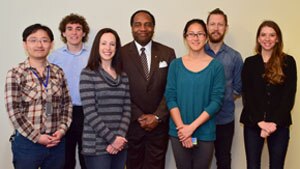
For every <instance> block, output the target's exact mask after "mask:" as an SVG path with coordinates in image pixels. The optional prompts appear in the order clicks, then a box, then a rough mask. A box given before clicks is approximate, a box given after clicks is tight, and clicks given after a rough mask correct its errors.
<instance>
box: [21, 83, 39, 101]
mask: <svg viewBox="0 0 300 169" xmlns="http://www.w3.org/2000/svg"><path fill="white" fill-rule="evenodd" d="M38 93H39V91H38V85H37V84H36V83H35V82H28V83H26V84H25V85H24V87H23V90H22V100H24V101H25V102H33V101H36V100H38V98H39V95H38Z"/></svg>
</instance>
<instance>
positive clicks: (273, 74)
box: [255, 20, 286, 84]
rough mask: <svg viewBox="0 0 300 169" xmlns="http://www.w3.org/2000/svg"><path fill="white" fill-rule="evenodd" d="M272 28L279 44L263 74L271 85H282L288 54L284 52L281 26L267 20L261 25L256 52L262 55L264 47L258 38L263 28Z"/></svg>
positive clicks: (257, 34)
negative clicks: (285, 59) (285, 60)
mask: <svg viewBox="0 0 300 169" xmlns="http://www.w3.org/2000/svg"><path fill="white" fill-rule="evenodd" d="M264 27H270V28H272V29H274V31H275V32H276V36H277V43H276V44H275V46H274V48H273V51H272V55H271V57H270V59H269V61H268V62H267V63H266V69H265V73H264V74H263V77H264V79H265V80H266V81H267V82H269V83H271V84H282V83H283V82H284V79H285V75H284V72H283V69H282V68H283V66H284V58H285V56H286V54H285V53H284V52H283V40H282V33H281V30H280V28H279V26H278V25H277V24H276V23H275V22H274V21H271V20H266V21H264V22H262V23H261V24H260V26H259V27H258V30H257V33H256V46H255V52H256V53H258V54H262V53H261V52H262V47H261V45H260V44H259V42H258V37H259V35H260V32H261V30H262V28H264Z"/></svg>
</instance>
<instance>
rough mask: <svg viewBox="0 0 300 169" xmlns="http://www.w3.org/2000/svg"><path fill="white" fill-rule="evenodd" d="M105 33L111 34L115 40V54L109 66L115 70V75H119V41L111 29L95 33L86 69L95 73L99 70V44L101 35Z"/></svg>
mask: <svg viewBox="0 0 300 169" xmlns="http://www.w3.org/2000/svg"><path fill="white" fill-rule="evenodd" d="M105 33H111V34H113V35H114V36H115V38H116V52H115V55H114V56H113V59H112V63H111V66H112V67H113V68H114V69H115V71H116V73H117V74H121V72H122V70H121V67H120V49H121V40H120V37H119V35H118V33H117V32H116V31H115V30H113V29H111V28H103V29H101V30H100V31H99V32H98V33H97V35H96V37H95V39H94V42H93V46H92V49H91V53H90V57H89V60H88V63H87V66H86V68H89V69H91V70H94V71H97V70H98V69H99V67H100V65H101V59H100V54H99V43H100V39H101V37H102V35H103V34H105Z"/></svg>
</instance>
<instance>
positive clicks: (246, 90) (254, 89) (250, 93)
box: [240, 55, 297, 127]
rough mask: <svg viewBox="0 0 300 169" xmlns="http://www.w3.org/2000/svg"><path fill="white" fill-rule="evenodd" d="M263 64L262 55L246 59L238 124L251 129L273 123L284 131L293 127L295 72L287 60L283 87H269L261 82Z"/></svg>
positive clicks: (269, 85)
mask: <svg viewBox="0 0 300 169" xmlns="http://www.w3.org/2000/svg"><path fill="white" fill-rule="evenodd" d="M264 72H265V67H264V62H263V59H262V56H261V55H255V56H251V57H248V58H247V59H246V60H245V63H244V67H243V70H242V84H243V87H242V94H243V104H244V107H243V111H242V114H241V119H240V121H241V122H242V123H244V125H248V126H254V125H257V123H258V122H260V121H268V122H274V123H276V124H277V125H278V126H283V127H287V126H289V125H291V124H292V119H291V110H292V108H293V106H294V101H295V94H296V88H297V68H296V62H295V60H294V58H293V57H292V56H289V55H288V56H286V57H285V60H284V66H283V72H284V74H285V80H284V83H283V84H280V85H272V84H270V83H268V82H266V81H265V80H264V78H263V77H262V75H263V74H264Z"/></svg>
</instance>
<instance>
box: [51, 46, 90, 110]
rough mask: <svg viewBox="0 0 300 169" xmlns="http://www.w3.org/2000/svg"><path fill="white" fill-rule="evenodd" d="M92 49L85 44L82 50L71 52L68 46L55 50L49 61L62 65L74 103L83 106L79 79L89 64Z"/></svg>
mask: <svg viewBox="0 0 300 169" xmlns="http://www.w3.org/2000/svg"><path fill="white" fill-rule="evenodd" d="M89 54H90V50H89V48H87V47H85V46H84V45H83V47H82V49H81V51H79V52H78V53H76V54H73V53H71V52H70V51H69V50H68V48H67V46H64V47H62V48H60V49H57V50H55V51H53V52H52V53H51V54H50V56H49V57H48V60H49V62H51V63H54V64H56V65H58V66H59V67H61V68H62V69H63V71H64V73H65V75H66V78H67V81H68V87H69V89H70V94H71V98H72V103H73V105H76V106H81V100H80V93H79V80H80V73H81V71H82V69H83V68H84V67H85V66H86V65H87V62H88V58H89Z"/></svg>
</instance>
